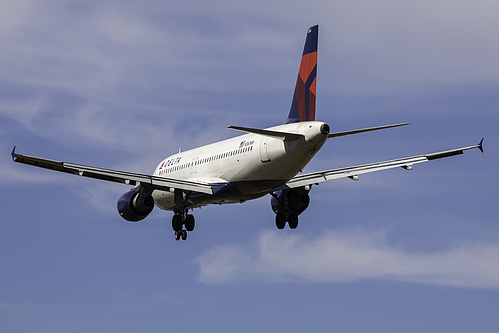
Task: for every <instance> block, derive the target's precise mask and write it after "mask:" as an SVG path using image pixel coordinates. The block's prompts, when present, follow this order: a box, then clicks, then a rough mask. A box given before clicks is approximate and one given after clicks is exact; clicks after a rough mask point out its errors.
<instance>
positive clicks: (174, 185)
mask: <svg viewBox="0 0 499 333" xmlns="http://www.w3.org/2000/svg"><path fill="white" fill-rule="evenodd" d="M12 158H13V160H14V162H17V163H22V164H27V165H32V166H36V167H39V168H44V169H50V170H54V171H59V172H65V173H69V174H74V175H77V176H82V177H88V178H94V179H100V180H105V181H110V182H115V183H122V184H127V185H137V184H139V183H141V184H148V185H151V186H152V187H153V188H154V189H158V190H165V191H169V190H171V189H180V190H184V191H190V192H200V193H206V194H213V188H212V185H211V184H209V183H203V182H197V181H196V182H194V181H186V180H179V179H172V178H163V177H157V176H150V175H144V174H139V173H133V172H126V171H119V170H111V169H103V168H97V167H92V166H87V165H81V164H74V163H67V162H60V161H54V160H49V159H44V158H39V157H33V156H26V155H21V154H16V152H15V147H14V150H13V151H12ZM217 186H218V185H217Z"/></svg>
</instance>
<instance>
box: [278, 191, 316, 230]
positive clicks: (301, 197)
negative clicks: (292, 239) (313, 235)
mask: <svg viewBox="0 0 499 333" xmlns="http://www.w3.org/2000/svg"><path fill="white" fill-rule="evenodd" d="M309 191H310V190H309V189H306V188H304V187H299V188H293V189H291V190H283V191H278V192H275V193H273V194H272V199H271V200H270V204H271V206H272V210H273V211H274V213H276V225H277V228H278V229H283V228H284V226H285V224H286V222H288V224H289V227H290V228H291V229H295V228H296V227H297V226H298V215H300V214H301V213H303V211H305V209H307V207H308V205H309V203H310V197H309V195H308V192H309Z"/></svg>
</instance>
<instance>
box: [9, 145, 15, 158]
mask: <svg viewBox="0 0 499 333" xmlns="http://www.w3.org/2000/svg"><path fill="white" fill-rule="evenodd" d="M10 156H12V160H13V161H14V162H15V161H16V146H14V149H12V153H10Z"/></svg>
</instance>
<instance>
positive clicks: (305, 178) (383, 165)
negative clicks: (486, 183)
mask: <svg viewBox="0 0 499 333" xmlns="http://www.w3.org/2000/svg"><path fill="white" fill-rule="evenodd" d="M482 143H483V139H482V141H480V143H479V144H478V145H476V146H469V147H463V148H457V149H452V150H446V151H441V152H437V153H431V154H425V155H419V156H413V157H406V158H400V159H396V160H391V161H385V162H378V163H370V164H364V165H359V166H353V167H347V168H340V169H333V170H326V171H319V172H313V173H308V174H304V175H298V176H296V177H294V178H292V179H290V180H289V181H288V182H287V183H286V184H284V185H282V186H280V187H278V188H276V189H274V190H273V191H272V192H274V191H279V190H285V189H290V188H296V187H301V186H307V185H313V184H318V183H321V182H324V181H326V180H332V179H338V178H346V177H348V178H351V179H353V180H358V179H359V175H360V174H365V173H370V172H374V171H381V170H387V169H392V168H396V167H402V168H404V169H406V170H412V166H413V165H414V164H417V163H422V162H428V161H432V160H436V159H439V158H444V157H449V156H455V155H460V154H463V152H464V151H465V150H469V149H474V148H478V149H480V151H481V152H482V153H483V147H482Z"/></svg>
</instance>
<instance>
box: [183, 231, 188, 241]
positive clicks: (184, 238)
mask: <svg viewBox="0 0 499 333" xmlns="http://www.w3.org/2000/svg"><path fill="white" fill-rule="evenodd" d="M186 239H187V231H185V230H182V240H186Z"/></svg>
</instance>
